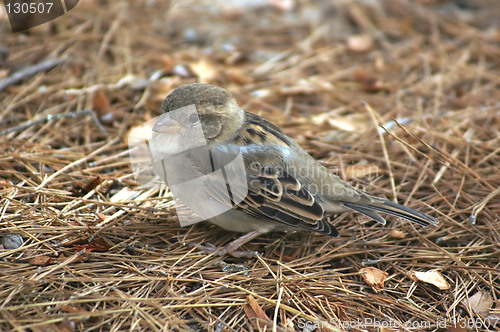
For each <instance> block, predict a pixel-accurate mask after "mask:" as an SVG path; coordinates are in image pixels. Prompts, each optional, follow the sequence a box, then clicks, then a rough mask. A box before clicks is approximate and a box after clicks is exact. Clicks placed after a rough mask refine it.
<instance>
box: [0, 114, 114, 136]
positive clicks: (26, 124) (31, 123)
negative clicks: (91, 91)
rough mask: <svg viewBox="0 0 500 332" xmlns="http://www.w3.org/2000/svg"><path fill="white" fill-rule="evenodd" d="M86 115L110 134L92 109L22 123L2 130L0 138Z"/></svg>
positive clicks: (51, 115) (103, 131)
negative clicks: (38, 125) (15, 132)
mask: <svg viewBox="0 0 500 332" xmlns="http://www.w3.org/2000/svg"><path fill="white" fill-rule="evenodd" d="M84 115H90V116H91V117H92V120H94V122H95V123H96V125H97V127H98V128H99V131H100V132H101V133H103V134H105V135H107V134H108V132H107V131H106V129H105V128H104V127H103V125H102V124H101V122H100V121H99V119H98V118H97V116H96V115H95V113H94V111H92V110H90V109H85V110H79V111H74V112H68V113H62V114H56V115H54V114H48V115H46V116H44V117H42V118H40V119H36V120H30V121H26V122H24V123H21V124H20V125H19V126H15V127H12V128H9V129H5V130H2V131H0V136H3V135H7V134H10V133H12V132H14V131H18V130H24V129H27V128H29V127H32V126H35V125H37V124H40V123H44V122H49V121H51V120H60V119H64V118H76V117H79V116H84Z"/></svg>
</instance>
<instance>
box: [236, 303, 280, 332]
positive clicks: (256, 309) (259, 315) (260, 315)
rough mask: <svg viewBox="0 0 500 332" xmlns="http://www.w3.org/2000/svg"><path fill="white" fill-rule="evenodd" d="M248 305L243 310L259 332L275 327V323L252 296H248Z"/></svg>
mask: <svg viewBox="0 0 500 332" xmlns="http://www.w3.org/2000/svg"><path fill="white" fill-rule="evenodd" d="M247 301H248V304H244V305H243V310H244V311H245V314H246V315H247V317H248V319H249V320H250V322H251V323H252V324H253V326H254V327H255V328H256V329H257V330H269V329H272V327H273V322H272V320H271V319H269V317H267V315H266V313H265V312H264V310H262V308H261V307H260V305H259V304H258V303H257V301H256V300H255V298H254V297H253V296H252V295H248V296H247Z"/></svg>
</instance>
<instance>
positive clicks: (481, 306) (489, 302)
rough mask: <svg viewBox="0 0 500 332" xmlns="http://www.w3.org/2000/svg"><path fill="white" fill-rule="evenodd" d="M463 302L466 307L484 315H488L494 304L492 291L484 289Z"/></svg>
mask: <svg viewBox="0 0 500 332" xmlns="http://www.w3.org/2000/svg"><path fill="white" fill-rule="evenodd" d="M462 304H463V305H464V306H465V307H466V308H470V309H472V311H473V312H477V313H478V314H480V315H481V316H483V317H486V316H488V314H489V313H490V310H491V307H492V306H493V298H492V297H491V294H490V292H487V291H485V290H484V289H483V290H480V291H478V292H477V293H476V294H474V295H472V296H471V297H469V298H465V299H464V300H463V301H462Z"/></svg>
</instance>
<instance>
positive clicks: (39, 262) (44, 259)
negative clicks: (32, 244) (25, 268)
mask: <svg viewBox="0 0 500 332" xmlns="http://www.w3.org/2000/svg"><path fill="white" fill-rule="evenodd" d="M52 261H53V259H52V257H49V256H46V255H43V256H38V257H34V258H32V259H31V260H30V264H31V265H36V266H47V265H49V264H51V263H52Z"/></svg>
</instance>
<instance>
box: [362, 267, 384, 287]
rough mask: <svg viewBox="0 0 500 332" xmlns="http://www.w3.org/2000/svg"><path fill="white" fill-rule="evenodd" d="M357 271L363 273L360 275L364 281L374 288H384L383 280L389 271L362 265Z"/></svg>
mask: <svg viewBox="0 0 500 332" xmlns="http://www.w3.org/2000/svg"><path fill="white" fill-rule="evenodd" d="M359 272H361V273H363V274H362V275H361V276H362V277H363V279H364V280H365V282H366V283H367V284H368V285H370V286H372V287H373V288H375V289H376V290H382V289H384V281H385V280H386V279H387V276H389V273H387V272H385V271H382V270H379V269H377V268H375V267H364V268H362V269H360V270H359Z"/></svg>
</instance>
